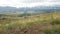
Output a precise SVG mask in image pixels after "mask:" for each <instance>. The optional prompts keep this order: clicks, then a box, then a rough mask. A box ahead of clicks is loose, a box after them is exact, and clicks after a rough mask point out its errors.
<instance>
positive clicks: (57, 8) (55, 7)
mask: <svg viewBox="0 0 60 34" xmlns="http://www.w3.org/2000/svg"><path fill="white" fill-rule="evenodd" d="M48 10H60V6H59V5H57V6H36V7H20V8H16V7H10V6H6V7H2V6H0V12H1V11H48Z"/></svg>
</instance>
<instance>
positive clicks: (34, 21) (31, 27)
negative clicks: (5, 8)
mask: <svg viewBox="0 0 60 34" xmlns="http://www.w3.org/2000/svg"><path fill="white" fill-rule="evenodd" d="M22 15H23V16H22ZM22 15H18V16H11V15H0V34H60V12H52V13H44V14H40V13H37V14H34V15H33V14H22Z"/></svg>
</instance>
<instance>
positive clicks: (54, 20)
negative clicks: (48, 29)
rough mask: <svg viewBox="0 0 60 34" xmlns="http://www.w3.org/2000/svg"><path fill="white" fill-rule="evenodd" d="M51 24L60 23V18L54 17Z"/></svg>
mask: <svg viewBox="0 0 60 34" xmlns="http://www.w3.org/2000/svg"><path fill="white" fill-rule="evenodd" d="M51 24H52V25H56V24H60V20H59V19H53V20H52V22H51Z"/></svg>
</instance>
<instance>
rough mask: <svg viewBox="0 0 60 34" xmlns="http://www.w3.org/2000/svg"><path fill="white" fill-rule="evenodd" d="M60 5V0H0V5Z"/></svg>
mask: <svg viewBox="0 0 60 34" xmlns="http://www.w3.org/2000/svg"><path fill="white" fill-rule="evenodd" d="M42 5H45V6H53V5H60V0H0V6H12V7H17V8H18V7H34V6H42Z"/></svg>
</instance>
